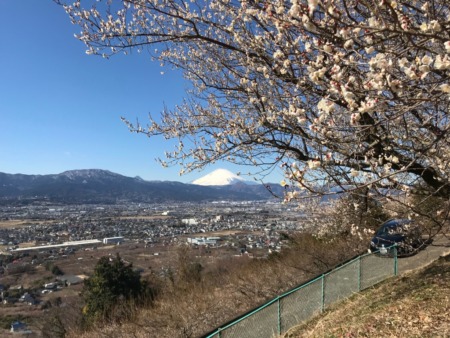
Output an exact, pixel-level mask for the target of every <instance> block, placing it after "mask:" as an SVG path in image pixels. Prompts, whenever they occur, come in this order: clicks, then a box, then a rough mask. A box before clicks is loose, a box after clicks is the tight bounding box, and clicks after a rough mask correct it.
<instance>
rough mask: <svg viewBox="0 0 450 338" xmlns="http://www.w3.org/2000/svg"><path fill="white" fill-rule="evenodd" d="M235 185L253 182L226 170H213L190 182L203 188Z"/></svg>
mask: <svg viewBox="0 0 450 338" xmlns="http://www.w3.org/2000/svg"><path fill="white" fill-rule="evenodd" d="M236 183H245V184H251V183H253V182H249V181H246V180H244V179H243V178H242V177H240V176H238V175H236V174H233V173H232V172H231V171H229V170H227V169H217V170H214V171H213V172H211V173H209V174H207V175H205V176H203V177H200V178H199V179H196V180H195V181H193V182H192V184H196V185H204V186H220V185H232V184H236Z"/></svg>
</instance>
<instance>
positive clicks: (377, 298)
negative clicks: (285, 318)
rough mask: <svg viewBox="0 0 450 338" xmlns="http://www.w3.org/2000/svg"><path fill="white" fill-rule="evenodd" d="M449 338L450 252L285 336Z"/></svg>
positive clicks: (284, 336)
mask: <svg viewBox="0 0 450 338" xmlns="http://www.w3.org/2000/svg"><path fill="white" fill-rule="evenodd" d="M300 337H302V338H304V337H330V338H331V337H450V255H447V256H446V257H441V258H440V259H439V260H437V261H435V262H434V263H432V264H430V265H429V266H427V267H425V268H422V269H420V270H418V271H414V272H412V273H409V274H407V275H404V276H401V277H397V278H395V279H390V280H389V281H387V282H384V283H382V284H380V285H379V286H377V287H375V288H372V289H369V290H367V291H365V292H363V293H361V294H357V295H355V296H354V297H352V298H350V299H348V300H346V301H344V302H343V303H340V304H337V305H335V306H334V307H333V308H331V309H329V310H327V311H326V312H325V313H324V314H323V315H320V316H318V317H317V318H315V319H313V320H311V321H310V322H308V323H306V324H304V325H301V326H297V327H295V328H293V329H291V330H289V331H288V332H287V333H286V334H284V335H283V336H282V338H300Z"/></svg>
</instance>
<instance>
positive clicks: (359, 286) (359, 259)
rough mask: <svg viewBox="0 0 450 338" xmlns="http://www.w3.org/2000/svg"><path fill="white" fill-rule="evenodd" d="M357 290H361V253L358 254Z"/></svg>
mask: <svg viewBox="0 0 450 338" xmlns="http://www.w3.org/2000/svg"><path fill="white" fill-rule="evenodd" d="M358 291H361V255H360V256H358Z"/></svg>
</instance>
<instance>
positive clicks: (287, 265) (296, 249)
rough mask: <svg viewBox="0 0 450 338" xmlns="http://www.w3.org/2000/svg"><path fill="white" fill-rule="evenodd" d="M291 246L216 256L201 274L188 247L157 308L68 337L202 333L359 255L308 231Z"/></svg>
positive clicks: (176, 263)
mask: <svg viewBox="0 0 450 338" xmlns="http://www.w3.org/2000/svg"><path fill="white" fill-rule="evenodd" d="M291 246H292V249H291V250H285V251H283V252H282V253H281V254H275V255H273V256H272V257H270V258H269V259H251V258H248V257H246V256H242V257H234V258H229V259H217V260H215V261H214V263H213V264H212V265H211V264H210V265H209V266H206V265H204V266H205V269H204V270H202V271H201V275H200V276H198V275H196V274H195V273H194V274H191V273H190V272H189V269H188V268H189V266H190V265H189V264H191V263H192V262H195V261H196V260H198V256H197V257H196V255H197V254H198V253H197V252H196V251H195V250H194V251H192V250H191V249H188V248H183V249H182V250H180V252H178V258H177V259H174V261H173V271H174V273H175V275H174V276H173V277H169V278H166V279H163V280H159V286H160V292H159V294H158V296H157V299H156V301H155V302H154V303H153V306H152V307H147V308H144V309H142V308H141V309H138V310H137V311H135V313H133V315H132V316H129V317H130V318H131V320H129V321H127V322H123V323H105V325H103V326H101V325H99V326H98V327H96V328H94V329H93V330H91V331H89V332H85V333H82V332H79V331H76V330H75V331H71V332H70V335H69V337H77V338H88V337H89V338H90V337H111V338H114V337H123V338H125V337H141V336H142V337H184V338H188V337H198V336H200V335H201V334H204V333H206V332H208V331H210V330H212V329H214V328H216V327H218V326H220V325H222V324H223V323H224V322H227V321H228V320H231V319H233V318H235V317H236V316H237V315H239V314H242V313H244V312H246V311H248V310H250V309H252V308H255V307H256V306H258V305H261V304H263V303H265V302H267V301H268V300H270V299H272V298H274V297H276V296H277V295H279V294H280V293H282V292H284V291H286V290H288V289H290V288H292V287H294V286H296V285H299V284H301V283H302V282H304V281H305V280H308V279H310V278H311V277H313V276H315V275H317V274H318V273H320V272H323V271H324V270H328V269H329V268H331V267H332V266H333V265H335V264H337V263H339V262H341V261H342V260H345V259H348V258H350V257H352V256H354V255H355V253H354V252H352V251H350V250H346V249H345V248H346V246H348V241H347V240H346V239H341V240H335V241H333V242H324V241H322V240H319V239H316V238H314V237H312V236H309V235H303V236H300V237H298V238H295V239H294V240H293V243H292V244H291ZM342 255H344V256H342ZM201 263H202V265H203V262H201ZM171 278H172V279H171Z"/></svg>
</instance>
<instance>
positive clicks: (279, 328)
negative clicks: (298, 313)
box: [278, 296, 281, 335]
mask: <svg viewBox="0 0 450 338" xmlns="http://www.w3.org/2000/svg"><path fill="white" fill-rule="evenodd" d="M278 334H279V335H281V302H280V296H278Z"/></svg>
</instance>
